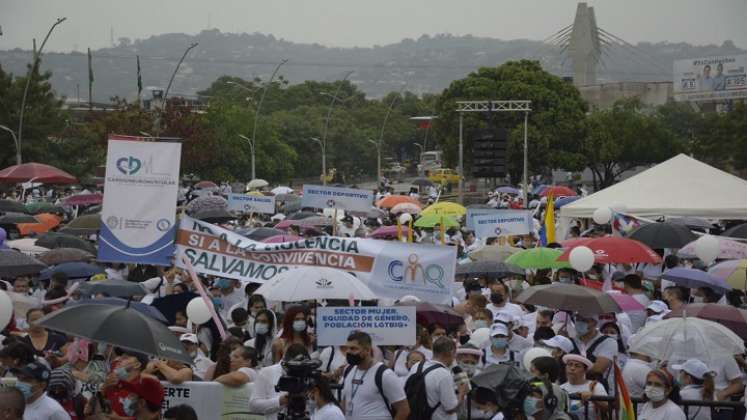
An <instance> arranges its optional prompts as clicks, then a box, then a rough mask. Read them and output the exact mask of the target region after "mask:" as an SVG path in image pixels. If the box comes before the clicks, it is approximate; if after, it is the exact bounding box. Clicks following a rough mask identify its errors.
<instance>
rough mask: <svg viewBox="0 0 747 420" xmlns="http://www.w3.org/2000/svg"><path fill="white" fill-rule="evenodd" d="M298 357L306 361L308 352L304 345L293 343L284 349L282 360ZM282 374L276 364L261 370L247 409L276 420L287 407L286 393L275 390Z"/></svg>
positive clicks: (280, 367)
mask: <svg viewBox="0 0 747 420" xmlns="http://www.w3.org/2000/svg"><path fill="white" fill-rule="evenodd" d="M298 356H301V357H303V358H307V359H308V358H309V352H308V351H306V346H305V345H303V344H301V343H293V344H291V345H290V346H288V348H287V349H286V351H285V355H284V356H283V360H285V361H290V360H293V359H295V358H296V357H298ZM283 374H284V371H283V366H282V365H281V364H280V363H276V364H274V365H272V366H268V367H266V368H263V369H262V370H261V371H259V375H257V380H256V381H255V384H254V393H252V397H251V399H250V400H249V409H250V410H251V411H253V412H256V413H261V414H264V415H265V419H266V420H276V419H277V418H278V413H279V412H280V411H282V410H283V409H284V408H285V407H287V406H288V393H287V392H278V391H276V390H275V386H276V385H277V384H278V381H279V380H280V377H281V376H283Z"/></svg>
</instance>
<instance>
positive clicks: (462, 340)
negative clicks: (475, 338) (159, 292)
mask: <svg viewBox="0 0 747 420" xmlns="http://www.w3.org/2000/svg"><path fill="white" fill-rule="evenodd" d="M468 342H469V336H468V335H460V336H459V344H461V345H465V344H467V343H468Z"/></svg>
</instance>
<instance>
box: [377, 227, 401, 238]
mask: <svg viewBox="0 0 747 420" xmlns="http://www.w3.org/2000/svg"><path fill="white" fill-rule="evenodd" d="M407 232H408V228H407V226H402V235H403V236H405V235H407ZM371 237H372V238H374V239H394V238H397V226H382V227H380V228H378V229H376V230H375V231H373V232H372V233H371Z"/></svg>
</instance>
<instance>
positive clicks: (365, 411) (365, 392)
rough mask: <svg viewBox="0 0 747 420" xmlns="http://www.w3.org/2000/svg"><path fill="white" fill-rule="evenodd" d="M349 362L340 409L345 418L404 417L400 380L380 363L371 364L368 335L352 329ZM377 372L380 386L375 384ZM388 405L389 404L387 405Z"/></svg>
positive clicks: (405, 405)
mask: <svg viewBox="0 0 747 420" xmlns="http://www.w3.org/2000/svg"><path fill="white" fill-rule="evenodd" d="M347 348H348V352H347V354H346V356H345V357H346V358H347V362H348V365H349V366H350V367H349V368H348V369H346V370H345V374H344V377H343V380H342V404H341V405H342V409H343V411H344V412H345V418H346V419H348V420H358V419H364V420H389V419H391V418H392V417H393V418H394V419H395V420H405V419H407V418H408V416H409V415H410V406H409V404H408V403H407V396H406V395H405V390H404V387H403V384H402V381H401V380H400V379H399V378H398V377H397V375H396V374H395V373H394V372H393V371H392V370H391V369H388V368H386V367H383V368H381V367H382V366H383V364H382V363H380V362H379V363H374V359H373V353H372V352H371V336H369V335H368V334H366V333H364V332H361V331H355V332H353V333H351V334H350V336H348V342H347ZM379 375H380V378H381V379H380V383H381V389H379V387H378V386H377V384H376V382H377V381H376V377H377V376H379ZM388 405H389V406H390V407H388Z"/></svg>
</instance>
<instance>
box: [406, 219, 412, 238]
mask: <svg viewBox="0 0 747 420" xmlns="http://www.w3.org/2000/svg"><path fill="white" fill-rule="evenodd" d="M407 242H408V243H412V218H410V223H409V224H408V226H407Z"/></svg>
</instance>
